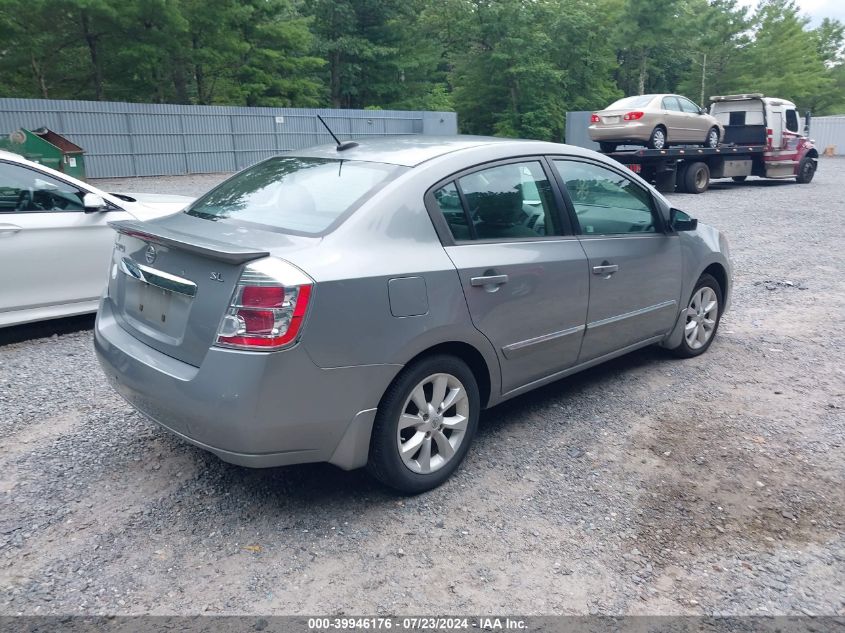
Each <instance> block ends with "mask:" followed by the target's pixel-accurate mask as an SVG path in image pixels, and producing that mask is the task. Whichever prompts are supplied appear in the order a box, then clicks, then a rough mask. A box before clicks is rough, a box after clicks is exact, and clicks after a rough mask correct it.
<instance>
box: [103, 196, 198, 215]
mask: <svg viewBox="0 0 845 633" xmlns="http://www.w3.org/2000/svg"><path fill="white" fill-rule="evenodd" d="M111 196H113V197H115V198H117V199H118V200H119V201H120V204H121V206H122V207H123V208H124V209H126V210H127V211H129V212H130V213H131V214H132V215H134V216H135V217H136V218H137V219H139V220H152V219H153V218H160V217H162V216H165V215H170V214H171V213H177V212H179V211H182V210H183V209H185V207H187V206H188V205H189V204H191V203H192V202H193V201H194V198H190V197H188V196H177V195H174V194H163V193H130V192H125V191H121V192H117V193H111Z"/></svg>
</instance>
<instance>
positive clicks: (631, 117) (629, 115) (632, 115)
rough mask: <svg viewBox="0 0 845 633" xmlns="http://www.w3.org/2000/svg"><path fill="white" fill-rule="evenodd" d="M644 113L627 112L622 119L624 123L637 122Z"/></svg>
mask: <svg viewBox="0 0 845 633" xmlns="http://www.w3.org/2000/svg"><path fill="white" fill-rule="evenodd" d="M644 114H645V112H628V113H626V114H625V116H623V117H622V119H623V120H625V121H639V120H640V119H642V118H643V115H644Z"/></svg>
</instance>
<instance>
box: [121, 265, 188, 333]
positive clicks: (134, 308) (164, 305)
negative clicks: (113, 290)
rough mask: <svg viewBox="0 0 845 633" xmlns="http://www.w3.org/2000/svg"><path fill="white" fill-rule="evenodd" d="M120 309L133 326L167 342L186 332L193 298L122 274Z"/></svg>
mask: <svg viewBox="0 0 845 633" xmlns="http://www.w3.org/2000/svg"><path fill="white" fill-rule="evenodd" d="M124 284H125V285H124V290H125V293H124V298H123V311H124V315H125V316H126V318H127V319H129V320H130V321H131V322H132V325H133V326H134V327H136V328H138V329H140V330H142V331H144V332H146V333H147V334H148V335H151V336H154V337H155V338H158V339H160V340H166V341H167V342H170V343H176V342H178V341H179V340H181V338H182V335H183V334H184V332H185V323H186V322H187V317H188V312H189V311H190V307H191V301H192V298H191V297H188V296H186V295H183V294H181V293H178V292H173V291H171V290H166V289H164V288H161V287H159V286H155V285H153V284H150V283H147V282H145V281H143V280H139V279H135V278H134V277H130V276H128V275H127V276H125V277H124Z"/></svg>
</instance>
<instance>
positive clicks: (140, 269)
mask: <svg viewBox="0 0 845 633" xmlns="http://www.w3.org/2000/svg"><path fill="white" fill-rule="evenodd" d="M120 270H121V271H123V273H124V274H126V275H129V276H130V277H132V278H133V279H137V280H138V281H140V282H143V283H145V284H150V285H151V286H155V287H156V288H161V289H162V290H169V291H170V292H177V293H179V294H181V295H186V296H188V297H193V296H196V294H197V285H196V284H195V283H194V282H193V281H190V280H188V279H183V278H182V277H177V276H176V275H171V274H170V273H166V272H164V271H163V270H156V269H155V268H150V267H149V266H144V265H142V264H139V263H138V262H136V261H133V260H131V259H129V258H128V257H124V258H122V259H121V260H120Z"/></svg>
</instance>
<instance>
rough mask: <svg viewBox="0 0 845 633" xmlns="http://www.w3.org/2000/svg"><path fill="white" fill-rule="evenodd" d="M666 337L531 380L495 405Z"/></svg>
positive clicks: (509, 392)
mask: <svg viewBox="0 0 845 633" xmlns="http://www.w3.org/2000/svg"><path fill="white" fill-rule="evenodd" d="M665 338H666V336H665V335H664V334H658V335H657V336H652V337H651V338H647V339H646V340H644V341H640V342H639V343H634V344H633V345H628V346H627V347H623V348H622V349H618V350H616V351H614V352H608V353H607V354H605V355H604V356H599V357H598V358H594V359H592V360H588V361H586V362H583V363H579V364H578V365H573V366H572V367H569V368H567V369H562V370H561V371H558V372H555V373H553V374H549V375H548V376H546V377H544V378H538V379H537V380H533V381H531V382H529V383H526V384H524V385H522V386H521V387H517V388H516V389H511V390H510V391H506V392H505V393H503V394H502V395H501V397H500V398H497V399H496V400H495V404H499V403H500V402H503V401H505V400H508V399H509V398H513V397H514V396H518V395H520V394H522V393H525V392H526V391H530V390H531V389H535V388H536V387H539V386H541V385H546V384H548V383H550V382H553V381H555V380H560V379H561V378H565V377H566V376H571V375H572V374H575V373H578V372H579V371H582V370H584V369H587V368H589V367H595V366H596V365H600V364H601V363H603V362H604V361H606V360H610V359H611V358H616V357H617V356H622V355H623V354H627V353H628V352H633V351H634V350H635V349H638V348H640V347H645V346H646V345H651V344H652V343H658V342H660V341H662V340H664V339H665Z"/></svg>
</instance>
